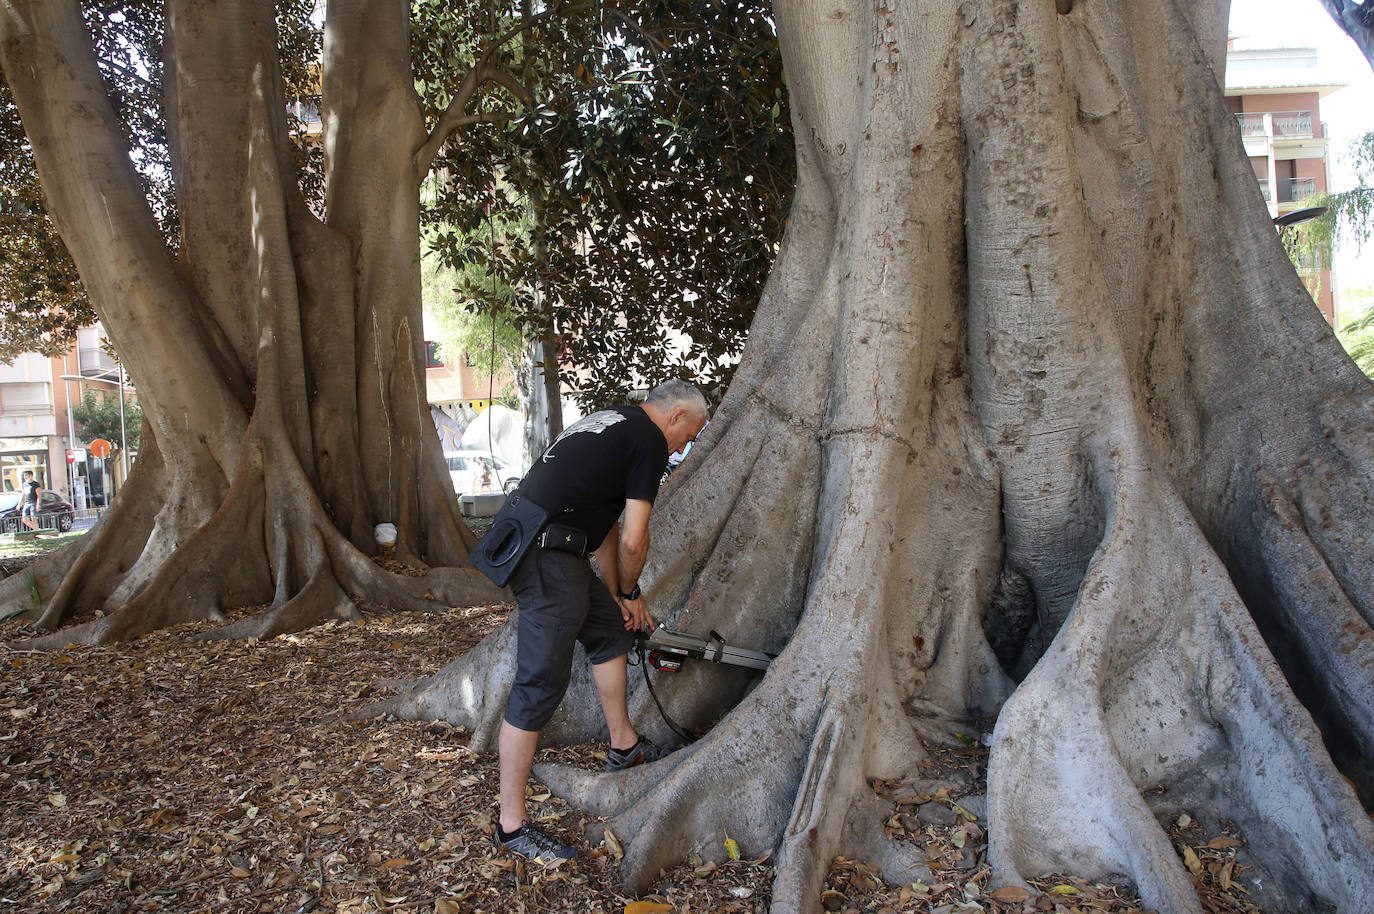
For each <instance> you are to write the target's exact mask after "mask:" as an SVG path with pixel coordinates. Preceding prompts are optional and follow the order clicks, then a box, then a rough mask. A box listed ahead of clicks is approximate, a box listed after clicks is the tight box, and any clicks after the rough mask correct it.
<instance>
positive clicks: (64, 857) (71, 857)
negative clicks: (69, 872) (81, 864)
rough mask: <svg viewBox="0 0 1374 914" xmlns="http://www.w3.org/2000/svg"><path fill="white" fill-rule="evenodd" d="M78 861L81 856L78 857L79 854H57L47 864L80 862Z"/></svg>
mask: <svg viewBox="0 0 1374 914" xmlns="http://www.w3.org/2000/svg"><path fill="white" fill-rule="evenodd" d="M80 859H81V855H80V854H58V855H57V856H56V857H53V858H52V859H51V860H49V861H48V862H49V863H75V862H76V861H77V860H80Z"/></svg>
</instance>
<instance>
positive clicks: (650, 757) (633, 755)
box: [606, 736, 673, 771]
mask: <svg viewBox="0 0 1374 914" xmlns="http://www.w3.org/2000/svg"><path fill="white" fill-rule="evenodd" d="M672 751H673V750H672V749H664V748H663V747H662V746H660V745H658V744H656V743H653V742H650V741H649V740H647V739H645V738H644V737H642V736H641V737H640V738H639V742H637V743H635V744H634V745H633V746H631V747H630V748H628V749H626V750H625V751H624V752H621V751H620V750H619V749H611V750H610V751H609V752H607V753H606V770H607V771H624V770H625V769H626V768H633V767H634V766H636V765H643V764H644V763H645V762H656V761H658V760H659V759H661V758H663V757H664V756H666V755H669V754H670V753H671V752H672Z"/></svg>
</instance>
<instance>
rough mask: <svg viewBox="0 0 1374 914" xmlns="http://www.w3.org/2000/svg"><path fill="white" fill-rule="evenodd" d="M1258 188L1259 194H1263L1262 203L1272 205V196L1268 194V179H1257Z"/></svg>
mask: <svg viewBox="0 0 1374 914" xmlns="http://www.w3.org/2000/svg"><path fill="white" fill-rule="evenodd" d="M1259 186H1260V193H1261V194H1264V202H1265V203H1273V202H1274V195H1273V194H1271V193H1270V192H1269V179H1268V178H1260V179H1259Z"/></svg>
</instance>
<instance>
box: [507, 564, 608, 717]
mask: <svg viewBox="0 0 1374 914" xmlns="http://www.w3.org/2000/svg"><path fill="white" fill-rule="evenodd" d="M510 588H511V590H512V591H513V592H514V594H515V603H516V606H517V607H518V608H519V610H520V611H519V613H518V619H517V628H516V637H517V642H516V664H515V684H514V685H513V686H511V690H510V695H509V697H507V699H506V713H505V718H506V722H507V723H508V724H510V725H511V726H513V727H519V728H520V729H521V730H542V729H543V728H544V725H545V724H547V723H548V722H549V720H550V718H552V717H553V714H554V712H555V711H557V710H558V705H559V703H560V702H561V701H562V700H563V695H564V693H565V692H567V690H568V683H569V681H571V679H572V661H573V648H574V646H575V645H576V643H577V642H579V641H580V642H582V647H583V648H584V649H585V650H586V652H587V659H588V660H590V661H591V663H592V664H593V665H596V664H600V663H605V662H606V661H608V660H614V659H615V658H616V657H619V656H621V655H622V654H628V653H629V652H630V650H631V649H632V648H633V647H634V634H633V633H631V632H628V631H626V630H625V619H624V617H623V616H621V614H620V604H618V603H616V601H615V599H614V598H613V597H612V596H611V593H610V591H609V590H607V589H606V585H605V584H603V583H601V579H600V578H598V577H597V576H596V575H595V574H593V573H592V568H591V565H590V564H589V563H588V562H587V560H586V559H585V558H579V557H577V556H576V555H573V554H572V553H568V552H558V551H555V550H552V549H543V548H540V547H539V546H535V547H533V548H531V549H530V551H529V553H528V554H527V555H526V556H525V557H524V558H523V559H522V560H521V561H520V567H518V568H516V569H515V573H514V574H513V575H511V579H510Z"/></svg>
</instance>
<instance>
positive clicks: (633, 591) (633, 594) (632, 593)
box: [615, 584, 643, 600]
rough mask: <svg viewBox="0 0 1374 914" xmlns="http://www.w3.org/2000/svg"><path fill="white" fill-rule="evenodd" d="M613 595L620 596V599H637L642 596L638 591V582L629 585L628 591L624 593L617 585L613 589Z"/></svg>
mask: <svg viewBox="0 0 1374 914" xmlns="http://www.w3.org/2000/svg"><path fill="white" fill-rule="evenodd" d="M615 595H616V596H617V597H620V599H622V600H638V599H639V598H640V597H642V596H643V594H642V593H640V590H639V585H638V584H636V585H635V586H633V587H631V588H630V592H629V593H626V592H625V591H623V590H621V589H620V588H619V587H617V588H616V589H615Z"/></svg>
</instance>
